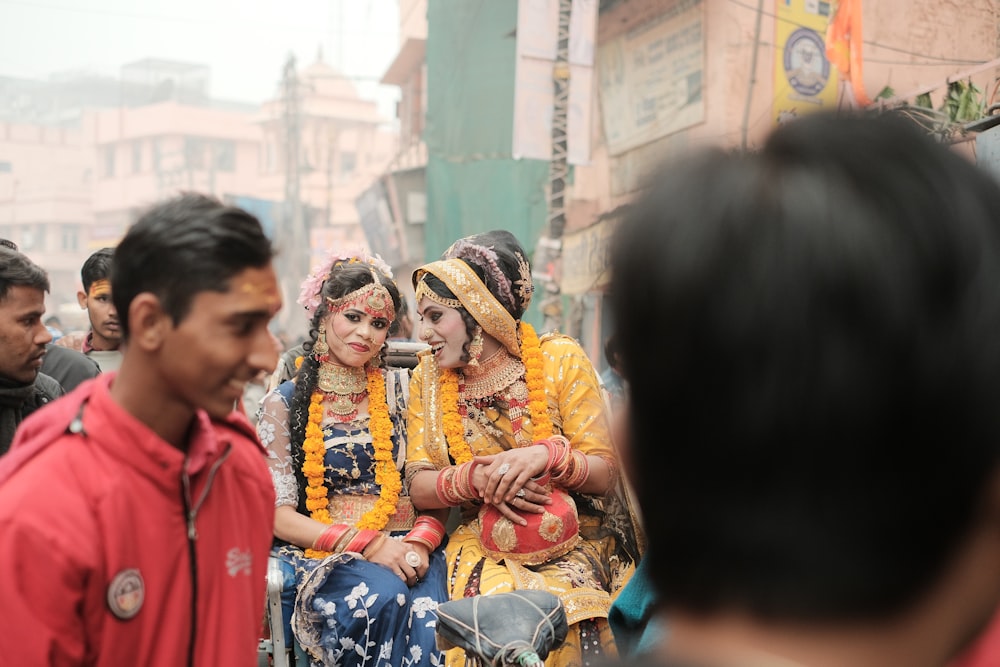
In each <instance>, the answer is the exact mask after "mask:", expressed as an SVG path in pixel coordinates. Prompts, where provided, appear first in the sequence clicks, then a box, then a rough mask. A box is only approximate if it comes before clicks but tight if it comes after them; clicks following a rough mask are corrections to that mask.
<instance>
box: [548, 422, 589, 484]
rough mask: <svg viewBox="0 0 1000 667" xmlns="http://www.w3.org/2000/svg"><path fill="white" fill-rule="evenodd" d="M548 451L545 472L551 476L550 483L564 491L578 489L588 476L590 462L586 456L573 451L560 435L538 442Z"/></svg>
mask: <svg viewBox="0 0 1000 667" xmlns="http://www.w3.org/2000/svg"><path fill="white" fill-rule="evenodd" d="M537 444H539V445H544V446H545V447H547V448H548V450H549V462H548V464H547V465H546V466H545V471H546V472H547V473H549V474H551V475H552V483H553V484H557V485H558V486H561V487H563V488H564V489H578V488H580V487H581V486H583V485H584V484H585V483H586V481H587V478H588V477H589V476H590V462H589V461H588V460H587V456H586V454H584V453H583V452H580V451H577V450H575V449H573V448H572V447H571V446H570V444H569V441H568V440H566V438H565V437H563V436H561V435H554V436H552V437H551V438H546V439H545V440H539V441H538V443H537Z"/></svg>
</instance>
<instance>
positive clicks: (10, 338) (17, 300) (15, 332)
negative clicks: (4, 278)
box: [0, 286, 52, 384]
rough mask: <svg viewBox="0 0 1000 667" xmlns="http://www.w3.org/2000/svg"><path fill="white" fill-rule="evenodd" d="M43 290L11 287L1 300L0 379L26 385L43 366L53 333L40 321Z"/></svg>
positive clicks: (43, 311) (42, 306)
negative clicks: (43, 358) (46, 349)
mask: <svg viewBox="0 0 1000 667" xmlns="http://www.w3.org/2000/svg"><path fill="white" fill-rule="evenodd" d="M44 313H45V293H44V292H43V291H42V290H40V289H37V288H34V287H24V286H18V287H11V288H10V290H9V291H8V292H7V298H5V299H2V300H0V378H5V379H8V380H13V381H15V382H19V383H23V384H28V383H30V382H34V381H35V377H37V376H38V369H39V368H41V366H42V357H43V356H44V355H45V346H46V345H47V344H48V343H49V342H51V341H52V334H50V333H49V330H48V329H46V328H45V325H44V324H42V315H43V314H44Z"/></svg>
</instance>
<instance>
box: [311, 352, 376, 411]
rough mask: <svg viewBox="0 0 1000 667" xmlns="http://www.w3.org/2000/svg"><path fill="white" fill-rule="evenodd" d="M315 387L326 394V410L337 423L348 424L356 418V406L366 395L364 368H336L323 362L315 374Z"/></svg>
mask: <svg viewBox="0 0 1000 667" xmlns="http://www.w3.org/2000/svg"><path fill="white" fill-rule="evenodd" d="M316 386H317V387H319V388H320V390H321V391H323V392H324V393H326V394H327V398H326V401H325V407H326V410H327V412H328V414H329V416H330V417H331V418H332V419H334V420H335V421H338V422H349V421H352V420H353V419H354V418H355V417H357V416H358V405H359V404H360V403H361V401H363V400H364V399H365V396H366V395H367V394H368V378H367V376H366V374H365V368H364V366H338V365H337V364H333V363H330V362H328V361H326V362H323V363H321V364H320V366H319V370H318V371H317V372H316Z"/></svg>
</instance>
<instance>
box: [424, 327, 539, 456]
mask: <svg viewBox="0 0 1000 667" xmlns="http://www.w3.org/2000/svg"><path fill="white" fill-rule="evenodd" d="M521 361H523V362H524V368H525V374H524V381H525V384H527V385H528V411H529V414H530V415H531V423H532V424H533V425H534V426H533V429H532V433H531V437H532V440H533V441H538V440H544V439H546V438H550V437H552V419H551V418H550V417H549V410H548V401H547V400H546V398H545V374H544V373H543V372H542V346H541V343H540V342H539V340H538V334H536V333H535V329H534V328H533V327H532V326H531V325H530V324H528V323H527V322H521ZM459 400H460V399H459V395H458V374H457V373H455V371H453V370H450V369H446V370H442V371H441V408H442V415H441V421H442V428H443V429H444V435H445V438H446V439H447V442H448V453H449V454H451V458H452V459H453V460H454V461H455V463H456V465H461V464H462V463H466V462H467V461H471V460H472V448H471V447H469V443H468V442H466V440H465V436H464V435H463V429H462V416H461V415H460V414H459V412H458V402H459ZM515 435H516V434H515Z"/></svg>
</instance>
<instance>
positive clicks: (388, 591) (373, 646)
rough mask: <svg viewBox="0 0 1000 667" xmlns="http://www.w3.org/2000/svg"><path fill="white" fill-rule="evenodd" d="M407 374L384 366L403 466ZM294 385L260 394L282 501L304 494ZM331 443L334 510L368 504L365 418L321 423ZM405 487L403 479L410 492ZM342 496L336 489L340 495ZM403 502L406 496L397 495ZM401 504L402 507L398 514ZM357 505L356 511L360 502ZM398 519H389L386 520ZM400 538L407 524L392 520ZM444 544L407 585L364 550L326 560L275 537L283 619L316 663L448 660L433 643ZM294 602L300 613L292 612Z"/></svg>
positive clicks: (416, 664)
mask: <svg viewBox="0 0 1000 667" xmlns="http://www.w3.org/2000/svg"><path fill="white" fill-rule="evenodd" d="M406 380H407V379H406V374H405V372H404V371H393V372H390V373H388V374H387V376H386V398H387V402H388V404H389V408H390V409H389V413H390V417H391V418H392V421H393V427H394V428H393V457H394V459H395V460H396V461H397V467H402V463H403V461H404V460H405V458H406V451H405V450H406V438H405V435H401V434H405V433H406V423H405V421H406V408H405V392H406V389H407V385H406ZM293 391H294V385H293V383H292V382H286V383H284V384H282V385H281V386H279V387H278V388H277V389H276V390H275V391H274V392H272V393H271V394H270V395H269V396H267V397H266V398H265V399H264V401H263V402H262V406H261V414H260V417H259V420H258V427H257V428H258V434H259V435H260V438H261V441H262V442H263V443H264V445H265V446H266V447H267V448H268V452H269V465H270V467H271V474H272V478H273V479H274V484H275V490H276V495H277V500H276V503H277V505H279V506H281V505H293V506H297V504H298V493H299V489H298V483H297V481H296V478H295V471H294V468H293V467H292V466H293V464H292V462H291V450H290V447H289V441H290V437H289V427H288V411H289V405H290V403H291V397H292V393H293ZM323 436H324V441H325V443H326V454H325V456H324V463H325V465H326V480H325V485H326V487H327V488H328V489H330V496H331V514H334V521H335V522H337V523H353V522H354V521H355V520H356V518H357V517H356V516H354V515H351V516H350V520H345V518H344V515H341V516H337V514H336V513H335V512H334V508H336V507H342V506H343V507H357V506H362V507H363V506H365V505H364V503H365V502H370V501H373V499H374V498H376V497H377V496H378V493H379V486H378V484H377V483H376V482H375V459H374V447H373V445H372V438H371V434H370V432H369V430H368V418H367V417H365V418H361V419H356V420H354V421H352V422H347V423H338V422H329V423H324V425H323ZM405 491H406V489H405V488H404V493H405ZM335 496H336V497H335ZM400 500H401V502H400V507H401V508H402V507H404V506H407V505H408V498H406V497H404V496H401V497H400ZM401 513H402V511H401V510H400V511H398V512H397V515H398V514H401ZM355 514H357V512H355ZM392 527H394V526H393V524H392V523H390V525H389V526H388V527H387V528H392ZM385 532H386V534H387V535H388V536H389V537H390V538H401V537H403V536H404V535H405V534H406V532H407V530H406V529H401V530H388V529H387V530H386V531H385ZM443 549H444V544H442V545H441V546H440V547H438V549H437V550H436V551H435V552H434V553H433V554H431V558H430V567H429V568H428V570H427V572H426V574H425V576H424V578H423V579H421V580H420V581H419V582H418V583H417V584H415V585H414V586H412V587H410V586H407V585H406V583H405V582H404V581H403V580H402V579H400V578H399V577H398V576H397V575H396V574H395V573H393V572H392V571H390V570H389V569H388V568H386V567H383V566H382V565H378V564H376V563H369V562H368V561H366V560H365V559H364V558H362V557H361V556H360V555H359V554H354V553H339V554H334V555H332V556H328V557H327V558H325V559H323V560H318V559H312V558H306V557H305V555H304V553H303V550H302V549H300V548H299V547H297V546H294V545H288V544H282V545H280V546H276V547H275V549H274V551H273V555H276V556H277V557H278V558H280V559H281V565H282V571H283V572H284V574H285V582H286V585H285V587H284V591H283V595H282V598H283V599H282V602H283V607H284V609H283V611H284V614H283V615H284V620H285V624H286V638H287V637H289V636H291V635H290V634H289V633H288V630H289V626H290V627H291V631H292V633H293V634H294V636H295V638H296V640H297V641H298V642H299V643H300V644H301V645H302V646H303V647H304V648H305V649H306V650H307V651H308V653H309V656H310V659H311V663H312V664H314V665H337V666H343V667H383V666H386V667H388V666H391V667H436V666H437V665H441V664H443V662H444V660H443V657H442V654H441V652H440V651H438V650H437V648H436V646H435V635H434V633H435V626H436V622H437V611H436V610H437V605H438V603H439V602H444V601H446V600H447V589H446V585H445V583H446V577H447V568H446V565H445V560H444V550H443ZM293 611H294V614H293V613H292V612H293Z"/></svg>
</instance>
